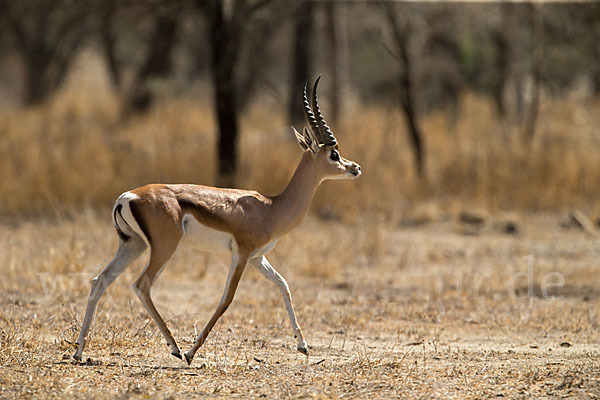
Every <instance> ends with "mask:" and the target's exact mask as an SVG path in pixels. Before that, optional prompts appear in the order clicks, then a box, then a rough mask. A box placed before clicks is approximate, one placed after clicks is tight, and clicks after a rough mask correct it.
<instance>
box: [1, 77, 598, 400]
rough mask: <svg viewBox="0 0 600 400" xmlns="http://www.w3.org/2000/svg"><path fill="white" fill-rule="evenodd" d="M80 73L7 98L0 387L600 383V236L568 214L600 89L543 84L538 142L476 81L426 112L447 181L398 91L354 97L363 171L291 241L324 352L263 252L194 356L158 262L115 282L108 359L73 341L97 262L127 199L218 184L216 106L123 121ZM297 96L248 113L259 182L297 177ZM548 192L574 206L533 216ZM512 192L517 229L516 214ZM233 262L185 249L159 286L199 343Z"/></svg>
mask: <svg viewBox="0 0 600 400" xmlns="http://www.w3.org/2000/svg"><path fill="white" fill-rule="evenodd" d="M75 89H77V90H75ZM75 89H74V88H70V89H67V90H66V91H65V92H64V93H62V94H60V95H59V96H58V97H57V98H56V99H54V100H53V101H52V102H50V103H48V104H46V105H44V106H42V107H40V108H37V109H32V110H28V111H6V112H4V113H3V114H2V115H0V155H1V156H2V162H1V163H0V180H1V181H2V185H0V216H1V217H2V219H3V220H2V223H1V224H0V270H1V271H2V273H3V278H4V279H2V280H1V281H0V304H1V307H0V397H1V398H23V397H29V398H40V397H55V398H65V397H66V398H80V397H86V398H87V397H105V398H114V397H121V398H148V397H152V398H179V397H189V398H193V397H198V396H205V397H224V398H230V397H267V398H283V397H294V398H297V397H316V398H326V397H332V398H344V397H352V398H384V397H411V398H423V397H426V398H427V397H439V398H448V397H458V398H482V397H500V396H504V397H510V398H517V397H522V398H529V397H534V398H544V397H545V398H558V397H567V396H570V397H580V398H591V397H598V396H600V390H599V388H600V373H599V371H600V363H599V361H598V359H599V358H598V356H599V352H600V343H599V342H598V335H597V332H598V328H599V326H598V323H599V322H598V314H599V312H600V303H599V301H600V286H599V284H598V280H597V276H598V266H597V258H598V254H600V247H599V245H598V244H597V239H593V238H590V237H588V236H586V235H585V234H584V233H582V232H580V231H568V230H564V229H563V228H560V227H559V220H558V219H559V218H558V217H556V215H557V214H556V211H558V210H562V209H564V208H572V207H581V208H582V209H583V210H584V211H587V212H588V214H589V215H592V216H594V215H593V213H594V210H595V212H598V211H600V208H597V207H596V208H595V207H594V204H595V201H596V199H597V198H598V195H599V193H598V191H599V189H598V185H597V182H599V181H600V158H599V157H597V154H598V150H600V148H599V147H600V145H599V143H598V139H597V137H596V135H595V133H596V130H597V127H598V126H600V104H599V103H597V102H595V103H594V102H591V101H589V100H588V101H583V100H570V101H568V102H567V101H564V102H562V101H552V102H545V103H543V105H542V109H541V112H540V122H539V129H538V132H537V136H536V138H535V140H534V142H533V144H532V146H531V148H528V149H525V148H524V147H523V146H522V145H521V143H519V141H518V139H517V136H518V135H517V132H516V130H515V129H513V128H511V127H508V126H507V125H504V124H502V123H500V122H499V121H498V120H497V119H496V117H495V116H494V114H493V112H492V111H491V108H490V105H489V102H488V101H487V100H485V99H481V98H478V97H476V96H473V95H467V96H466V97H465V98H464V101H463V105H462V113H461V117H460V118H459V119H458V120H457V121H456V123H455V124H451V123H449V122H448V119H447V118H446V116H445V115H444V114H442V113H440V114H436V115H431V116H427V117H425V118H423V121H422V122H423V129H424V132H425V135H426V145H427V149H428V155H427V157H428V159H427V170H428V180H427V183H422V182H419V181H418V180H417V179H416V178H415V175H414V172H413V169H412V162H411V160H412V158H411V157H412V155H411V153H410V151H409V147H408V143H407V140H406V135H405V133H404V131H403V124H402V119H401V117H400V115H399V114H398V113H397V110H395V109H387V110H386V109H384V108H376V107H374V108H368V107H367V108H364V109H362V110H360V112H359V110H347V111H348V112H347V118H345V119H344V120H343V121H341V122H340V123H339V124H337V126H334V128H335V132H336V134H337V136H338V139H339V140H340V142H341V145H342V153H343V154H344V155H345V156H347V157H348V158H351V159H353V160H356V161H357V162H359V163H360V164H361V165H362V167H363V171H364V174H363V176H362V177H361V178H360V179H358V180H355V181H353V182H328V183H326V184H325V185H323V187H322V188H321V189H320V190H319V191H318V193H317V196H316V199H315V202H314V211H315V212H314V213H312V214H311V215H310V216H309V217H308V220H307V221H306V222H305V223H304V224H303V225H302V226H301V227H300V228H299V229H298V230H296V231H294V232H292V233H291V234H290V236H289V237H287V238H284V239H283V240H282V241H281V242H280V244H279V245H278V247H277V249H276V250H275V251H274V252H273V254H272V255H271V256H270V259H271V261H272V262H273V264H274V265H275V266H277V267H278V269H280V271H281V272H282V273H283V274H284V275H285V276H286V277H287V278H288V280H289V282H290V284H291V287H292V291H293V294H294V297H295V303H296V308H297V313H298V316H299V319H300V323H301V325H302V327H303V328H304V331H305V334H306V335H307V340H308V342H309V344H310V345H311V346H312V347H311V356H310V357H309V358H305V357H304V356H301V355H300V354H299V353H297V352H295V350H294V349H295V344H294V340H293V338H292V337H291V329H290V327H289V322H288V320H287V316H286V313H285V310H284V307H283V304H282V301H281V298H280V296H279V293H278V292H277V290H276V289H275V288H274V287H272V285H271V284H270V283H269V282H266V281H265V280H263V279H262V277H260V276H259V275H258V274H256V273H255V272H254V271H252V270H248V271H247V272H246V274H245V277H244V279H243V282H242V284H241V287H240V289H239V291H238V294H237V296H236V300H235V302H234V304H233V306H232V307H231V308H230V309H229V310H228V311H227V313H226V314H225V316H224V317H223V318H222V320H221V321H220V322H219V323H218V325H217V326H216V327H215V330H214V331H213V333H212V334H211V336H210V337H209V339H208V341H207V342H206V343H205V346H204V347H203V348H202V350H201V351H200V352H199V354H198V355H197V356H196V359H195V360H194V364H193V365H192V367H191V368H189V367H187V366H186V365H184V364H183V363H182V362H180V361H178V360H176V359H175V358H173V357H172V356H170V354H169V352H168V351H167V347H166V346H165V343H164V342H163V339H162V337H161V336H160V334H159V333H158V330H157V329H156V328H155V326H154V325H153V323H152V322H151V321H149V320H148V316H147V314H146V313H145V311H144V310H143V308H142V307H141V306H140V304H139V301H138V300H137V299H136V298H135V296H134V295H133V293H132V292H131V290H130V289H129V286H130V284H131V283H132V282H133V281H134V279H135V278H136V274H137V273H139V271H140V269H141V267H142V264H143V260H140V261H138V262H136V263H135V265H133V266H132V267H131V268H130V269H129V270H128V271H127V272H126V273H125V274H124V276H123V277H121V278H120V279H119V280H117V282H116V283H115V284H114V285H113V286H112V287H111V288H110V289H109V290H108V292H107V294H106V295H105V297H104V299H103V300H102V301H101V304H100V308H99V312H98V314H97V317H96V321H95V324H94V327H93V328H92V332H91V334H90V338H89V339H90V340H89V345H88V347H87V350H86V354H85V356H86V357H91V359H90V362H88V363H84V364H83V365H79V364H74V363H73V362H72V360H71V358H70V357H71V354H72V353H73V351H74V349H73V345H72V344H73V342H74V341H75V339H76V336H77V334H78V330H79V327H80V323H81V318H82V315H83V311H84V307H85V302H86V298H87V294H88V293H89V289H90V283H89V281H90V278H91V277H92V276H93V275H94V274H96V273H98V271H100V269H101V268H102V267H103V266H104V265H105V264H106V263H107V262H108V261H109V260H110V257H111V255H112V254H110V253H111V252H112V251H114V250H115V247H116V237H115V234H114V232H113V229H112V226H111V223H110V216H109V210H110V207H111V206H112V203H113V201H114V199H115V198H116V196H117V195H118V194H119V193H121V192H123V191H125V190H127V189H130V188H132V187H136V186H140V185H142V184H145V183H149V182H196V183H203V184H213V183H214V182H215V180H216V179H215V168H214V165H215V160H214V148H215V127H214V121H213V118H212V114H211V112H210V108H209V107H208V105H207V103H205V102H203V101H202V100H191V99H185V98H180V99H171V100H165V101H163V102H162V103H161V104H160V105H159V106H158V107H156V109H155V110H153V111H152V112H151V113H150V114H149V115H147V116H145V117H138V118H132V119H130V120H128V121H123V120H121V117H120V116H119V112H118V110H119V103H118V99H115V98H114V97H113V96H112V95H111V94H110V93H107V92H105V91H103V90H95V91H94V97H93V98H91V97H90V95H89V93H90V92H89V91H86V90H78V89H79V87H76V88H75ZM324 108H325V111H326V107H324ZM267 110H274V111H273V112H271V113H268V114H267ZM278 110H279V108H278V106H274V107H266V106H265V105H262V106H259V107H256V108H253V109H251V110H250V111H249V112H248V113H246V114H245V115H244V116H243V121H242V126H243V133H242V136H241V146H240V149H241V161H240V162H241V168H240V171H241V173H240V176H239V177H238V179H239V186H241V187H246V188H253V189H258V190H260V191H263V192H266V193H276V192H278V191H280V190H281V189H282V188H283V186H284V185H285V183H286V182H287V180H288V179H289V176H290V175H291V173H292V171H293V169H294V167H295V165H296V163H297V161H298V160H299V158H300V153H299V150H298V148H297V145H296V144H295V143H293V142H292V141H291V140H290V138H291V135H290V132H289V130H288V128H287V127H286V123H285V121H284V119H283V118H282V117H281V115H283V113H280V112H278ZM473 208H475V209H478V210H484V211H486V214H485V215H487V221H486V223H485V224H484V226H483V228H481V227H479V226H475V227H472V226H470V227H467V226H466V225H464V224H461V223H459V222H456V221H455V220H454V219H453V217H454V216H456V215H457V214H458V212H459V211H462V210H469V209H473ZM90 210H93V211H90ZM543 210H546V211H547V210H551V211H552V212H553V214H551V215H550V216H544V215H545V214H542V213H538V214H536V215H532V214H530V213H529V211H538V212H541V211H543ZM506 211H510V212H511V213H512V214H511V216H510V219H512V220H514V221H516V222H517V224H518V228H519V234H518V235H516V236H511V235H505V234H502V233H499V231H498V228H497V226H498V223H500V222H503V221H504V220H505V219H506V218H508V217H505V212H506ZM527 257H533V258H527ZM529 260H532V268H531V270H529V269H528V262H529ZM227 265H228V260H226V259H224V258H220V257H217V256H212V255H203V254H197V253H193V252H192V251H188V250H186V249H182V250H181V251H180V253H178V254H177V255H176V256H175V258H174V260H172V262H171V263H170V265H169V267H168V268H167V269H166V271H165V273H164V274H163V275H162V276H161V279H160V280H159V282H158V283H157V285H156V286H155V290H154V292H153V293H154V298H155V300H156V303H157V307H158V308H159V309H160V310H161V312H162V313H163V315H164V316H165V317H166V318H165V319H166V320H167V323H168V324H169V326H170V327H171V330H172V332H173V333H174V335H175V337H176V339H177V340H178V341H179V343H180V345H181V346H182V348H183V349H187V348H188V347H189V346H190V344H191V342H192V340H193V337H194V335H195V334H196V333H197V331H198V330H199V329H201V327H202V325H203V324H204V323H205V322H206V321H207V319H208V318H209V316H210V315H211V313H212V311H213V310H214V308H215V307H216V304H217V302H218V299H219V298H220V294H221V293H220V292H221V289H222V286H223V284H224V280H225V276H226V272H225V268H226V266H227ZM530 271H531V272H530ZM561 344H563V345H561Z"/></svg>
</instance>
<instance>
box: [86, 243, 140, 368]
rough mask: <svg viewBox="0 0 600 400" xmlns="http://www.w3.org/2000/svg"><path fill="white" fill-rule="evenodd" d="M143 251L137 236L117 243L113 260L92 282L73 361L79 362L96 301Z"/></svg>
mask: <svg viewBox="0 0 600 400" xmlns="http://www.w3.org/2000/svg"><path fill="white" fill-rule="evenodd" d="M145 249H146V245H145V243H144V242H143V241H142V239H141V238H140V237H138V236H132V237H131V239H130V240H129V241H127V242H121V243H119V249H118V250H117V254H116V255H115V257H114V258H113V260H112V261H111V262H110V263H109V264H108V265H107V266H106V268H104V270H103V271H102V272H101V273H100V274H99V275H98V276H97V277H95V278H94V279H93V280H92V290H91V292H90V297H89V298H88V304H87V308H86V310H85V317H84V318H83V324H82V326H81V333H80V334H79V339H77V344H78V347H77V352H76V353H75V355H74V357H75V359H77V360H81V357H82V354H83V348H84V347H85V339H86V337H87V335H88V332H89V330H90V325H91V323H92V318H93V316H94V312H95V311H96V305H97V304H98V300H100V297H102V294H103V293H104V291H105V290H106V289H107V288H108V286H109V285H110V284H111V283H113V282H114V281H115V279H117V277H118V276H119V275H120V274H121V273H122V272H123V271H124V270H125V268H127V266H129V264H131V263H132V262H133V261H134V260H135V259H136V258H138V257H139V256H140V255H141V254H142V253H143V252H144V250H145Z"/></svg>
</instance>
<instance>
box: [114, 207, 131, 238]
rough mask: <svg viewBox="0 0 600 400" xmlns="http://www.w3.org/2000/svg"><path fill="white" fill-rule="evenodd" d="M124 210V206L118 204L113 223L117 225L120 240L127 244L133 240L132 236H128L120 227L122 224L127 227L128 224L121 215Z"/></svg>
mask: <svg viewBox="0 0 600 400" xmlns="http://www.w3.org/2000/svg"><path fill="white" fill-rule="evenodd" d="M122 209H123V204H121V203H118V204H116V205H115V208H114V209H113V222H114V224H115V229H116V230H117V235H119V239H121V241H123V242H127V241H129V240H130V239H131V236H129V235H128V234H126V233H125V232H123V229H121V227H120V226H119V224H120V223H123V224H126V225H127V222H126V221H125V219H124V218H123V215H122V214H121V210H122ZM119 221H120V222H119ZM129 228H130V229H131V227H129Z"/></svg>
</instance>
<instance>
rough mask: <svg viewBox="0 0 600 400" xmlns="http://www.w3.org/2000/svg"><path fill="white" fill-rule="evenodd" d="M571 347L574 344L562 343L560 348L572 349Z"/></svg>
mask: <svg viewBox="0 0 600 400" xmlns="http://www.w3.org/2000/svg"><path fill="white" fill-rule="evenodd" d="M571 346H572V344H571V343H569V342H561V343H560V347H571Z"/></svg>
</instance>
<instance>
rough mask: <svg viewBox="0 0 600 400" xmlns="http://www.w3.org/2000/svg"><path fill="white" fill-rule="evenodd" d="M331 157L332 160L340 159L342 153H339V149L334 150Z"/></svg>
mask: <svg viewBox="0 0 600 400" xmlns="http://www.w3.org/2000/svg"><path fill="white" fill-rule="evenodd" d="M329 158H331V160H332V161H340V153H338V151H337V150H332V151H331V155H330V156H329Z"/></svg>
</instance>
